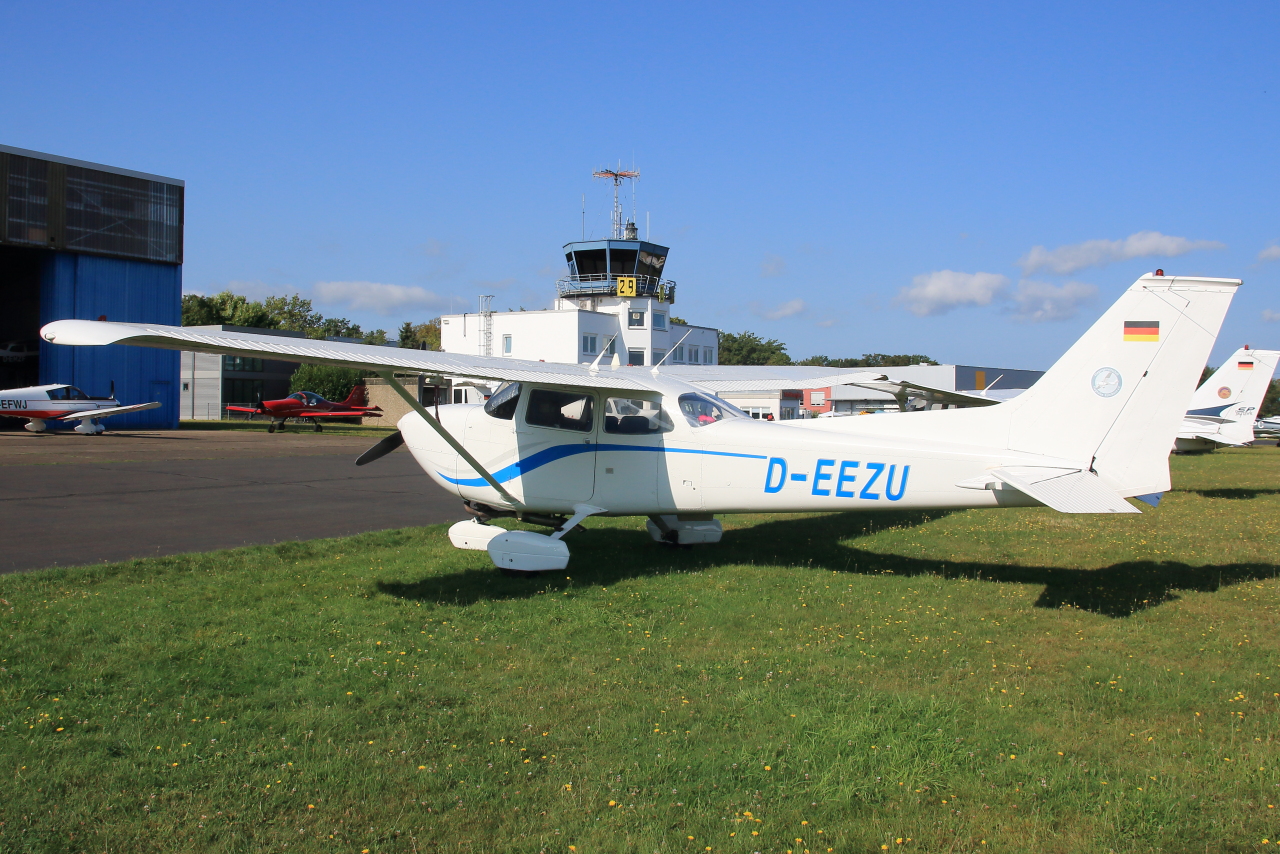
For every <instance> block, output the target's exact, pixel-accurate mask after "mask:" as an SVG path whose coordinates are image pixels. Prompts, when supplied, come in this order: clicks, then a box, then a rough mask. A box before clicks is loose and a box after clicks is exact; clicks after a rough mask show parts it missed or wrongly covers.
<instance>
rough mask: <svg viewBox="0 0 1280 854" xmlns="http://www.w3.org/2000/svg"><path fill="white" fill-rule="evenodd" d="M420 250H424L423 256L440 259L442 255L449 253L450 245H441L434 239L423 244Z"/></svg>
mask: <svg viewBox="0 0 1280 854" xmlns="http://www.w3.org/2000/svg"><path fill="white" fill-rule="evenodd" d="M418 248H419V249H421V250H422V254H423V255H426V256H427V257H429V258H439V257H441V256H442V255H447V254H448V253H449V244H447V243H441V242H440V241H439V240H436V239H434V238H431V239H428V240H427V242H426V243H424V244H422V245H421V246H420V247H418Z"/></svg>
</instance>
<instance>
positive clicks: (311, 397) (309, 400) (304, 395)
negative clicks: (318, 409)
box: [285, 391, 324, 406]
mask: <svg viewBox="0 0 1280 854" xmlns="http://www.w3.org/2000/svg"><path fill="white" fill-rule="evenodd" d="M285 400H296V401H298V402H299V403H305V404H306V405H307V406H315V405H316V404H317V403H319V402H320V401H322V400H324V398H323V397H321V396H320V395H318V394H316V393H315V392H313V391H295V392H294V393H293V394H291V395H289V396H288V397H287V398H285Z"/></svg>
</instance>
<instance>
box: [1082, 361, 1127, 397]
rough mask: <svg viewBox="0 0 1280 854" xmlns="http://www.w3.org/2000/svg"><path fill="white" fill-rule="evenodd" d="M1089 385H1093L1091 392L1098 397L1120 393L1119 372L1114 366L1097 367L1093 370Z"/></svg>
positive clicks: (1113, 395) (1120, 381) (1121, 382)
mask: <svg viewBox="0 0 1280 854" xmlns="http://www.w3.org/2000/svg"><path fill="white" fill-rule="evenodd" d="M1090 385H1092V386H1093V393H1094V394H1096V395H1097V396H1098V397H1115V396H1116V395H1117V394H1119V393H1120V387H1121V385H1123V381H1122V380H1121V379H1120V372H1119V371H1117V370H1116V369H1115V368H1098V370H1096V371H1094V372H1093V379H1092V380H1090Z"/></svg>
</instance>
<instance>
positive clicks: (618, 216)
mask: <svg viewBox="0 0 1280 854" xmlns="http://www.w3.org/2000/svg"><path fill="white" fill-rule="evenodd" d="M591 177H592V178H609V179H612V181H613V239H614V240H623V239H624V231H623V229H624V227H625V226H624V223H623V221H622V203H621V202H620V201H619V199H618V188H619V187H621V186H622V179H623V178H627V179H630V180H632V181H634V180H636V179H637V178H639V177H640V171H639V170H635V169H633V170H627V171H623V170H621V169H601V170H599V171H598V172H592V173H591Z"/></svg>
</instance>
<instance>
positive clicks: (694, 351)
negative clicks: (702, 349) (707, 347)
mask: <svg viewBox="0 0 1280 854" xmlns="http://www.w3.org/2000/svg"><path fill="white" fill-rule="evenodd" d="M689 364H691V365H696V364H698V348H697V347H694V346H693V345H692V344H690V345H689Z"/></svg>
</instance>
